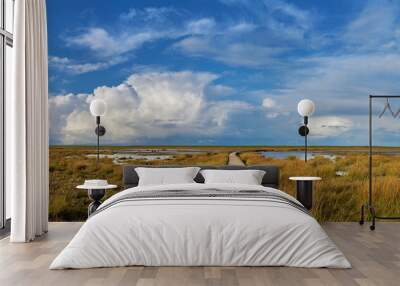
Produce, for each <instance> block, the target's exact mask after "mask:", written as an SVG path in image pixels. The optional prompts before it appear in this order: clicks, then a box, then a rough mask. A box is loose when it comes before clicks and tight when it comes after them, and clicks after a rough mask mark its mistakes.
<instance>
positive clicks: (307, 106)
mask: <svg viewBox="0 0 400 286" xmlns="http://www.w3.org/2000/svg"><path fill="white" fill-rule="evenodd" d="M297 111H298V112H299V114H300V115H301V116H303V117H306V116H311V115H312V114H313V113H314V111H315V105H314V102H312V100H309V99H303V100H300V102H299V104H298V105H297Z"/></svg>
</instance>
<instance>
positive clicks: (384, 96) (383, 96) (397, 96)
mask: <svg viewBox="0 0 400 286" xmlns="http://www.w3.org/2000/svg"><path fill="white" fill-rule="evenodd" d="M369 97H370V98H400V95H372V94H371V95H370V96H369Z"/></svg>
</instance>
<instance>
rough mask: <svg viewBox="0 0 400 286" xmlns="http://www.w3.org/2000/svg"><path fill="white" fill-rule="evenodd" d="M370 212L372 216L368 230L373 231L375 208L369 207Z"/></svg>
mask: <svg viewBox="0 0 400 286" xmlns="http://www.w3.org/2000/svg"><path fill="white" fill-rule="evenodd" d="M370 212H371V216H372V224H371V225H370V226H369V229H370V230H375V218H376V214H375V208H374V207H373V206H370Z"/></svg>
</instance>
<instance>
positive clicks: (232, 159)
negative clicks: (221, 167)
mask: <svg viewBox="0 0 400 286" xmlns="http://www.w3.org/2000/svg"><path fill="white" fill-rule="evenodd" d="M228 165H230V166H244V163H243V161H242V159H240V157H239V156H238V154H237V153H236V152H232V153H230V154H229V159H228Z"/></svg>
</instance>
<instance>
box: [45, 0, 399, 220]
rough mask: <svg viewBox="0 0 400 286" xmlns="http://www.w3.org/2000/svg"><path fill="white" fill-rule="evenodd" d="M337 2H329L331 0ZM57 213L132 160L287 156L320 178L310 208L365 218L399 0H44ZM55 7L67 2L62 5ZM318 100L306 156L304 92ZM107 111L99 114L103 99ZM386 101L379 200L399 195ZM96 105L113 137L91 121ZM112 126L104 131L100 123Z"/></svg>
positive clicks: (82, 208) (74, 213)
mask: <svg viewBox="0 0 400 286" xmlns="http://www.w3.org/2000/svg"><path fill="white" fill-rule="evenodd" d="M328 2H329V3H328ZM47 5H48V32H49V91H50V97H49V108H50V125H51V128H50V144H51V148H50V219H51V220H54V221H61V220H67V221H68V220H71V221H75V220H85V219H86V217H87V206H88V204H89V203H90V199H89V198H88V196H87V193H86V192H85V191H84V190H78V189H76V188H75V187H76V186H77V185H80V184H82V183H83V182H84V180H88V179H96V178H97V179H106V180H107V181H108V183H110V184H115V185H117V186H118V188H116V189H110V190H107V191H106V194H105V197H106V198H107V197H109V196H110V195H112V194H114V193H115V192H118V191H120V190H121V176H122V169H121V166H122V165H126V164H138V165H225V164H229V163H232V162H234V163H236V164H245V165H277V166H279V167H280V169H281V178H280V189H281V190H283V191H285V192H287V193H289V194H292V195H294V194H295V191H296V190H295V183H294V182H293V181H290V180H289V177H291V176H303V175H307V176H318V177H321V178H322V180H321V181H318V182H316V183H315V188H314V189H315V192H314V205H313V208H312V213H313V215H314V216H315V217H316V218H317V219H319V220H321V221H326V220H329V221H355V220H358V219H359V210H360V206H361V205H362V203H364V201H365V200H366V198H367V193H368V154H367V151H368V148H367V147H366V146H367V145H368V95H369V94H371V93H372V94H398V93H399V88H398V83H399V82H400V72H399V71H400V55H399V53H398V50H399V44H400V38H399V33H398V27H399V24H400V3H397V2H395V1H389V0H384V1H382V0H369V1H359V0H352V1H348V0H341V1H334V2H332V1H317V0H315V1H307V3H299V1H289V0H266V1H261V0H260V1H258V0H257V1H247V0H220V1H211V0H210V1H162V2H160V3H158V2H157V3H156V2H154V3H153V2H152V3H149V1H127V0H126V1H118V5H115V3H112V2H110V1H103V0H101V1H83V2H82V1H80V2H77V3H71V1H49V2H48V3H47ZM57 11H64V12H63V13H58V12H57ZM304 98H307V99H311V100H312V101H313V102H314V104H315V111H314V113H313V114H312V115H311V116H310V117H309V119H308V122H307V123H308V125H307V126H308V129H309V134H308V136H307V138H308V146H309V147H308V148H309V149H308V161H307V162H305V161H304V147H303V145H304V137H302V136H300V135H299V131H298V129H299V127H301V126H302V125H303V124H304V122H303V120H304V119H303V117H302V116H301V115H300V114H299V113H298V110H297V104H298V102H299V101H300V100H302V99H304ZM94 100H97V101H101V102H104V104H105V106H104V110H100V111H101V112H100V111H99V110H97V111H99V112H97V113H96V112H94V111H93V110H92V112H91V110H90V105H91V103H92V102H93V101H94ZM387 104H388V102H387V101H386V99H383V100H381V101H377V102H375V105H374V110H373V113H374V115H376V117H375V119H374V120H375V121H374V144H375V145H376V146H377V147H376V148H375V150H376V155H375V156H374V158H373V164H374V175H375V179H374V186H377V187H378V188H377V189H376V190H377V194H376V197H375V204H376V208H377V209H378V211H379V212H380V213H382V214H384V215H392V214H395V211H396V209H398V208H399V198H400V191H399V190H400V180H398V169H399V167H400V165H399V163H398V162H399V159H400V149H399V148H398V147H397V145H398V142H399V139H400V132H399V131H400V123H399V121H398V116H392V115H395V114H398V110H400V109H399V108H400V100H398V99H393V100H391V101H390V105H389V107H390V108H389V107H388V105H387ZM96 115H100V119H101V126H103V127H104V128H105V130H102V131H105V133H104V135H103V136H99V149H97V140H98V137H97V135H96V133H95V129H96V126H97V125H96ZM100 133H101V132H100Z"/></svg>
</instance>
